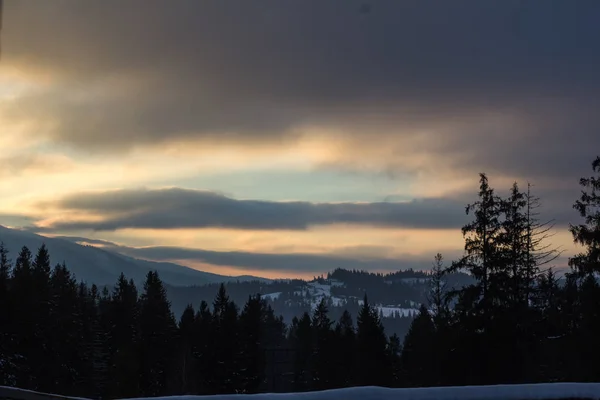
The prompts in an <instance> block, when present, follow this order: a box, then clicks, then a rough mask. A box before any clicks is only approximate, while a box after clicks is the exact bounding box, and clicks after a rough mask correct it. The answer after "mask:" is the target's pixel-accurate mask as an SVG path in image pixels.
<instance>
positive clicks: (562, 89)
mask: <svg viewBox="0 0 600 400" xmlns="http://www.w3.org/2000/svg"><path fill="white" fill-rule="evenodd" d="M362 4H363V2H362V1H345V2H342V3H337V2H334V3H323V2H320V1H302V2H293V1H271V2H268V3H267V4H263V5H261V6H257V5H256V4H254V3H250V2H244V1H230V2H210V3H207V2H197V1H193V0H187V1H186V0H171V1H169V2H168V4H166V3H165V2H164V1H158V0H143V1H141V0H131V1H127V2H122V1H118V0H105V1H97V2H92V1H87V2H82V1H77V0H70V1H62V2H60V3H55V2H53V3H52V4H50V3H48V4H47V3H45V2H44V3H40V2H39V1H37V0H21V1H19V2H10V3H8V4H7V5H6V9H5V26H4V31H3V34H4V36H5V37H4V38H3V39H4V40H3V47H4V49H3V50H4V55H3V56H4V58H5V62H8V63H20V65H22V66H24V67H27V68H30V69H31V68H39V69H49V70H52V71H53V72H54V73H55V74H56V76H58V77H59V81H58V83H57V84H56V85H55V86H53V87H50V88H49V89H48V90H47V91H45V92H44V93H36V94H32V95H31V96H30V97H26V98H23V99H21V100H20V101H17V102H15V103H14V104H15V108H13V109H12V111H10V112H11V113H13V115H18V114H19V112H20V110H22V111H25V110H27V111H26V112H27V114H26V116H27V117H28V118H32V117H38V118H42V120H48V119H52V120H54V121H55V122H56V129H55V130H54V131H53V132H52V133H53V135H54V137H55V138H56V139H57V140H60V141H63V142H67V143H71V144H75V145H77V146H80V147H82V148H85V149H88V150H92V149H93V150H98V149H100V150H101V149H103V148H104V149H107V148H110V149H111V150H112V151H114V150H115V149H125V148H129V147H130V146H133V145H140V144H152V143H157V142H162V141H165V140H168V139H172V138H177V137H179V138H206V139H208V140H211V141H213V142H215V141H218V140H224V141H232V140H233V141H236V142H238V143H256V142H259V141H272V140H273V139H274V138H277V140H281V139H282V138H288V137H289V135H290V133H289V132H290V129H291V128H293V127H296V126H301V125H304V124H309V125H319V124H325V125H331V124H333V125H336V124H339V123H341V122H344V121H347V122H348V123H349V124H350V125H352V124H353V123H354V122H355V121H356V120H361V119H365V118H367V119H369V120H370V121H371V122H372V126H371V128H373V125H377V124H379V123H380V122H381V121H379V120H380V119H381V118H382V117H383V119H384V120H385V119H389V120H390V123H392V124H393V125H396V126H410V125H414V124H419V125H420V126H421V127H423V124H425V127H426V125H427V123H426V122H427V121H430V120H432V119H442V120H444V119H456V118H462V117H464V116H465V115H468V114H469V113H473V112H475V111H477V110H480V111H481V110H489V109H500V110H508V111H511V110H512V111H514V110H520V111H523V110H524V108H523V107H524V106H528V107H529V108H531V109H533V108H534V107H535V106H536V105H538V104H539V101H540V100H541V99H548V98H553V99H558V100H559V101H558V102H557V104H556V105H554V106H552V107H544V108H543V113H545V114H547V115H546V117H545V119H554V118H555V117H556V113H557V112H559V111H560V110H561V108H562V107H564V106H568V105H571V107H575V108H577V107H578V106H581V105H585V104H589V105H590V106H589V108H590V109H594V108H597V106H598V95H597V93H598V88H599V86H600V85H599V84H600V79H599V78H598V74H597V70H598V67H599V66H600V42H599V41H598V40H597V38H598V37H600V25H599V24H598V23H597V21H598V19H599V18H600V3H598V2H596V1H593V0H587V1H586V0H584V1H577V2H550V1H531V2H524V1H521V0H506V1H502V2H481V1H477V0H462V1H458V2H452V3H450V2H444V1H434V0H432V1H426V2H385V3H380V4H373V5H372V6H371V8H370V11H369V12H368V13H364V12H361V10H362ZM73 91H77V92H78V95H73ZM573 104H574V105H575V106H573ZM25 106H27V107H25ZM525 110H527V109H526V108H525ZM7 112H9V111H7ZM32 113H33V114H32ZM23 117H25V115H23ZM596 122H597V121H596ZM597 126H598V125H596V127H597ZM587 128H590V127H589V126H588V127H587ZM371 130H372V129H371ZM507 134H510V133H508V132H507ZM562 134H563V135H564V132H562ZM571 134H573V135H575V136H576V137H586V138H588V139H589V138H592V137H593V136H591V134H592V133H591V131H590V130H589V129H587V130H586V131H585V132H572V133H571ZM540 135H541V136H539V137H538V139H542V138H543V137H544V136H543V135H544V133H541V134H540ZM292 139H293V137H292ZM528 143H531V142H528ZM508 147H510V145H509V146H505V148H508Z"/></svg>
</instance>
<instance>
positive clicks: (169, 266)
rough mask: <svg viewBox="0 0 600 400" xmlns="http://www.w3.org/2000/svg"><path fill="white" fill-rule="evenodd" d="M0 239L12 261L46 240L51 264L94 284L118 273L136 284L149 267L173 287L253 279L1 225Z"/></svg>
mask: <svg viewBox="0 0 600 400" xmlns="http://www.w3.org/2000/svg"><path fill="white" fill-rule="evenodd" d="M0 242H3V243H4V245H5V247H6V248H7V249H8V250H9V252H10V258H11V259H13V261H14V259H16V257H17V255H18V253H19V251H20V250H21V248H22V247H23V246H27V247H28V248H29V249H30V250H31V252H32V253H34V254H35V252H36V251H37V249H38V248H39V247H40V246H41V245H42V244H43V243H45V244H46V247H48V250H49V252H50V259H51V262H52V263H53V264H57V263H62V262H63V261H64V262H65V263H66V264H67V267H68V268H69V270H70V271H71V272H73V273H74V274H75V276H76V278H77V279H78V280H83V281H86V282H88V283H95V284H97V285H111V286H112V285H114V284H115V282H116V280H117V278H118V276H119V274H120V273H121V272H123V273H124V274H125V276H127V278H130V279H133V280H134V281H135V282H136V283H141V282H142V281H143V280H144V278H145V276H146V274H147V273H148V271H150V270H157V271H158V272H159V274H160V277H161V279H162V280H163V281H164V282H165V283H167V284H169V285H172V286H190V285H205V284H208V283H217V282H228V281H238V280H239V281H243V280H249V279H254V278H252V277H245V276H244V277H242V276H240V277H232V276H225V275H218V274H212V273H209V272H204V271H198V270H195V269H192V268H188V267H185V266H182V265H179V264H174V263H168V262H154V261H147V260H140V259H136V258H132V257H128V256H125V255H122V254H119V253H115V252H111V251H107V250H104V249H101V248H98V247H93V246H87V245H86V246H84V245H80V244H77V243H75V242H73V241H70V240H65V239H62V238H50V237H46V236H41V235H37V234H34V233H30V232H26V231H21V230H17V229H10V228H6V227H4V226H1V225H0Z"/></svg>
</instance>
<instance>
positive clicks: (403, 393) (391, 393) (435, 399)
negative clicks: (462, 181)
mask: <svg viewBox="0 0 600 400" xmlns="http://www.w3.org/2000/svg"><path fill="white" fill-rule="evenodd" d="M0 398H7V399H14V400H51V399H55V400H57V399H65V400H66V399H74V398H66V397H62V396H57V395H48V394H43V393H37V392H32V391H30V390H23V389H16V388H9V387H3V386H0ZM152 399H154V400H161V399H165V400H167V399H168V400H201V399H209V400H225V399H248V400H279V399H281V400H285V399H289V400H559V399H582V400H583V399H594V400H595V399H598V400H600V383H543V384H534V385H497V386H459V387H439V388H417V389H387V388H380V387H358V388H347V389H335V390H327V391H323V392H306V393H278V394H255V395H218V396H172V397H155V398H152Z"/></svg>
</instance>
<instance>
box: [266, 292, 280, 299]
mask: <svg viewBox="0 0 600 400" xmlns="http://www.w3.org/2000/svg"><path fill="white" fill-rule="evenodd" d="M279 296H281V292H275V293H269V294H263V295H262V296H261V297H262V298H263V299H266V300H277V299H278V298H279Z"/></svg>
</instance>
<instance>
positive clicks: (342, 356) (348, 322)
mask: <svg viewBox="0 0 600 400" xmlns="http://www.w3.org/2000/svg"><path fill="white" fill-rule="evenodd" d="M335 349H336V355H335V359H336V360H339V361H338V365H339V366H338V367H337V368H334V371H333V372H334V374H335V386H336V387H349V386H352V385H353V384H354V381H355V379H356V378H355V370H356V351H357V350H356V330H355V328H354V322H353V321H352V316H351V315H350V313H349V312H348V310H344V312H343V313H342V316H341V317H340V320H339V321H338V323H337V324H336V326H335Z"/></svg>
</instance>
